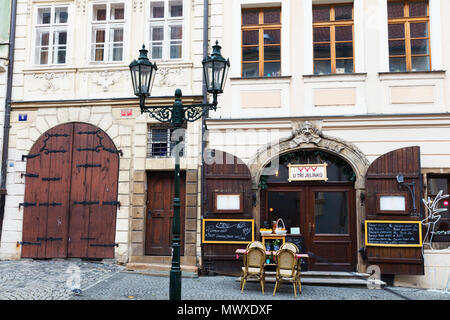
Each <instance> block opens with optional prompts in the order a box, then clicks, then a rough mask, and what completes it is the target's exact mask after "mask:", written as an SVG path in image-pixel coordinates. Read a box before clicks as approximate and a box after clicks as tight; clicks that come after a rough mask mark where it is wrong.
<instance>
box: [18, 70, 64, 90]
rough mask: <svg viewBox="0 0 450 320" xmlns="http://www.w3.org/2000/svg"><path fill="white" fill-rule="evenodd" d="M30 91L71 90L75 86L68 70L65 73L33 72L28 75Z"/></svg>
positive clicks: (27, 82)
mask: <svg viewBox="0 0 450 320" xmlns="http://www.w3.org/2000/svg"><path fill="white" fill-rule="evenodd" d="M26 80H29V81H26V85H25V86H26V88H27V91H28V92H37V91H39V92H43V93H59V92H63V91H69V90H71V89H72V86H73V77H72V76H70V75H69V74H68V73H67V72H63V73H54V72H48V73H33V74H32V75H31V76H26Z"/></svg>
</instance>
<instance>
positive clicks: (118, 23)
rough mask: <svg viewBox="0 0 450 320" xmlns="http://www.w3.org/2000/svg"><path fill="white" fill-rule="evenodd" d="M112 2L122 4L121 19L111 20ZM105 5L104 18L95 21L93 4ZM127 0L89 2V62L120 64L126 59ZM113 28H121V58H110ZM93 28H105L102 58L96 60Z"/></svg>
mask: <svg viewBox="0 0 450 320" xmlns="http://www.w3.org/2000/svg"><path fill="white" fill-rule="evenodd" d="M114 4H123V10H124V13H123V19H121V20H111V5H114ZM100 5H105V6H106V19H105V20H101V21H95V20H94V6H100ZM127 12H128V8H127V1H125V0H121V1H99V2H92V3H91V4H90V14H89V22H90V27H89V31H90V36H89V47H88V60H89V63H92V64H104V63H108V64H110V63H115V64H122V63H123V62H124V61H125V59H126V50H125V49H126V48H127V47H126V45H125V44H126V40H127V37H126V35H127V33H126V32H127ZM115 28H122V32H123V40H122V41H121V42H122V60H116V61H115V60H112V54H113V50H112V45H113V44H114V42H112V41H110V40H111V30H113V29H115ZM95 29H104V30H105V42H103V44H104V49H103V50H104V52H103V60H101V61H96V60H95V53H94V52H93V46H94V45H95V36H94V30H95Z"/></svg>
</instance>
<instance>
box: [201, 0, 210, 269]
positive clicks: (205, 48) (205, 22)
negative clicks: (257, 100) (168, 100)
mask: <svg viewBox="0 0 450 320" xmlns="http://www.w3.org/2000/svg"><path fill="white" fill-rule="evenodd" d="M208 15H209V0H203V58H206V57H207V56H208V47H209V46H208V27H209V21H208V20H209V19H208ZM202 94H203V103H204V104H206V103H207V102H208V93H207V91H206V81H205V74H203V84H202ZM208 116H209V113H206V114H205V115H204V116H203V117H202V152H201V156H202V160H201V161H202V170H201V184H202V186H201V194H200V199H201V200H200V201H201V204H200V206H201V216H202V218H203V217H204V215H205V210H204V208H205V205H206V195H205V193H206V188H205V184H206V178H205V172H206V169H205V160H204V153H205V148H206V141H205V140H206V139H205V133H206V118H207V117H208ZM200 248H201V261H200V264H201V266H202V269H204V268H205V266H204V259H203V243H201V244H200Z"/></svg>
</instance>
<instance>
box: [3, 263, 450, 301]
mask: <svg viewBox="0 0 450 320" xmlns="http://www.w3.org/2000/svg"><path fill="white" fill-rule="evenodd" d="M78 275H79V277H78ZM78 280H79V283H78V284H77V281H78ZM73 284H75V286H79V287H80V288H81V290H82V293H81V295H75V294H74V293H73V292H72V291H71V287H72V286H73ZM273 288H274V284H273V283H267V284H266V287H265V289H266V294H265V295H262V294H261V291H260V288H259V283H252V282H250V283H247V285H246V287H245V290H244V293H242V294H241V293H240V291H239V282H238V281H237V278H236V277H228V276H213V277H206V276H203V277H199V278H183V279H182V299H183V300H288V299H296V300H400V299H402V297H401V296H398V295H396V294H395V293H397V294H400V295H402V296H404V297H407V298H408V299H412V300H450V293H449V292H443V291H431V290H420V289H410V288H398V287H396V288H393V287H390V288H388V290H369V289H367V288H343V287H326V286H311V285H303V286H302V294H301V295H299V296H297V298H294V295H293V289H292V286H291V285H290V284H284V285H283V286H282V287H281V289H280V291H279V292H278V293H277V294H276V295H275V297H273V296H272V291H273ZM168 298H169V278H168V277H161V276H160V277H158V276H149V275H145V274H140V273H133V272H128V271H126V269H125V268H124V267H123V266H120V265H117V264H114V263H104V262H103V263H96V262H86V261H81V260H36V261H35V260H21V261H0V300H167V299H168Z"/></svg>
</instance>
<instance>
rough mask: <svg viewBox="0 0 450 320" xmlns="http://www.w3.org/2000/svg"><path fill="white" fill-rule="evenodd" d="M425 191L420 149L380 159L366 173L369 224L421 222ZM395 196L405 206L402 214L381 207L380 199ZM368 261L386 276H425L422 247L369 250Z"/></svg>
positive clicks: (385, 247)
mask: <svg viewBox="0 0 450 320" xmlns="http://www.w3.org/2000/svg"><path fill="white" fill-rule="evenodd" d="M397 176H403V177H404V181H405V182H408V183H410V184H411V185H413V188H411V189H410V190H411V191H409V190H408V188H407V187H406V186H405V185H401V184H399V183H398V181H397ZM422 190H423V185H422V174H421V167H420V147H418V146H413V147H406V148H401V149H398V150H394V151H391V152H388V153H386V154H384V155H382V156H380V157H379V158H377V159H376V160H375V161H374V162H373V163H372V164H371V165H370V167H369V169H368V170H367V175H366V192H367V197H366V220H384V221H420V220H422V219H423V215H422V213H421V212H423V211H422V210H421V209H422V208H423V207H422V206H421V199H422V198H423V197H422V192H423V191H422ZM392 196H395V197H401V198H404V203H405V206H404V208H403V210H402V211H395V210H394V211H391V210H390V209H389V210H386V209H383V208H382V207H381V205H380V203H381V198H382V197H392ZM414 204H415V208H414ZM367 259H368V263H369V264H370V265H377V266H379V267H380V270H381V272H382V273H383V274H409V275H423V274H424V262H423V256H422V249H421V248H420V247H419V248H418V247H402V246H368V247H367Z"/></svg>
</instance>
